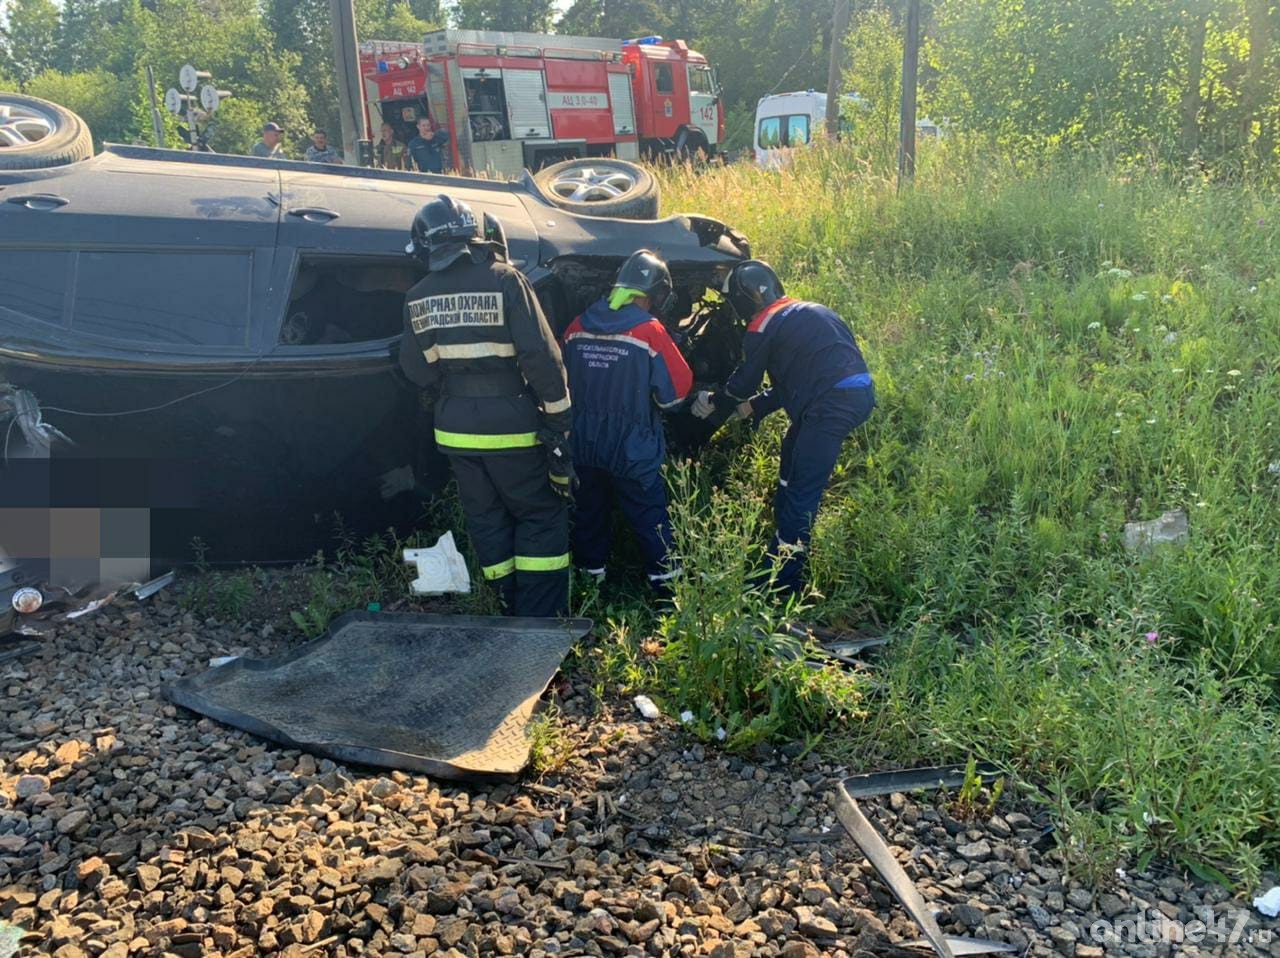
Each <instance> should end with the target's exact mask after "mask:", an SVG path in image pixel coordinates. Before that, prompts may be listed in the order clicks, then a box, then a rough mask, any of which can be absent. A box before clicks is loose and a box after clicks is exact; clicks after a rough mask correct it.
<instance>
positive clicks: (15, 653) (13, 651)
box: [0, 629, 40, 662]
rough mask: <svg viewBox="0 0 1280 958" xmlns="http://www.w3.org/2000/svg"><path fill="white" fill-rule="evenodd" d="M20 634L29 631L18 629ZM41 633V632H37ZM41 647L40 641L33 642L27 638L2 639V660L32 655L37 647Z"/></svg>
mask: <svg viewBox="0 0 1280 958" xmlns="http://www.w3.org/2000/svg"><path fill="white" fill-rule="evenodd" d="M18 634H19V635H27V634H28V633H26V632H24V631H22V630H21V629H19V630H18ZM36 634H37V635H39V634H40V633H36ZM38 648H40V643H39V642H31V641H29V640H26V639H16V640H14V639H10V640H7V641H0V662H12V661H13V660H14V659H20V658H22V657H23V656H24V655H30V654H31V653H32V652H34V651H35V650H36V649H38Z"/></svg>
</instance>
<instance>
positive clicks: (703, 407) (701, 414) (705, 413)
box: [690, 389, 716, 419]
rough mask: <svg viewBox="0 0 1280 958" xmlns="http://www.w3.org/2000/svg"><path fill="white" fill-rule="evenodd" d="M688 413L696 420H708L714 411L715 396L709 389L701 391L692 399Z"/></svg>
mask: <svg viewBox="0 0 1280 958" xmlns="http://www.w3.org/2000/svg"><path fill="white" fill-rule="evenodd" d="M690 411H691V412H692V413H693V415H694V418H696V419H709V418H710V417H711V414H712V413H714V412H715V411H716V394H715V393H713V392H711V390H709V389H704V390H702V391H701V392H700V393H698V395H697V396H696V397H695V398H694V400H693V406H692V407H691V408H690Z"/></svg>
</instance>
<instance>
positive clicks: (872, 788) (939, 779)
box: [843, 764, 1001, 798]
mask: <svg viewBox="0 0 1280 958" xmlns="http://www.w3.org/2000/svg"><path fill="white" fill-rule="evenodd" d="M964 772H965V767H964V766H963V765H937V766H932V767H930V768H904V769H901V770H899V771H895V772H872V773H869V774H866V775H851V776H849V777H848V778H846V779H845V780H844V783H843V784H844V788H845V791H846V792H848V794H849V797H850V798H874V797H875V796H877V795H889V794H891V793H893V792H919V791H930V790H936V789H940V788H959V787H960V786H961V785H963V784H964ZM977 774H978V777H979V778H981V779H982V781H984V782H992V781H995V780H996V779H997V778H999V777H1000V774H1001V772H1000V769H998V768H996V767H995V766H994V765H988V764H983V765H979V766H978V767H977Z"/></svg>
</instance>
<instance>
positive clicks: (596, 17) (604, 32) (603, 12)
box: [556, 0, 669, 37]
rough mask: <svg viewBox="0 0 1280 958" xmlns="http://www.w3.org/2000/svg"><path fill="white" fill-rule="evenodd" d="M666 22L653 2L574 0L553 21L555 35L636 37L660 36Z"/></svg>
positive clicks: (665, 28) (646, 0)
mask: <svg viewBox="0 0 1280 958" xmlns="http://www.w3.org/2000/svg"><path fill="white" fill-rule="evenodd" d="M668 23H669V21H668V20H667V15H666V13H665V12H664V11H663V9H662V7H661V6H660V5H659V3H658V2H657V0H576V2H575V3H573V4H572V5H571V6H570V7H569V9H567V10H566V11H565V12H564V14H563V15H562V16H561V17H560V19H559V20H558V21H557V22H556V33H564V34H570V35H574V36H587V37H639V36H649V35H652V34H664V33H665V31H666V30H667V27H668Z"/></svg>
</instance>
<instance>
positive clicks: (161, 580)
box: [133, 571, 178, 602]
mask: <svg viewBox="0 0 1280 958" xmlns="http://www.w3.org/2000/svg"><path fill="white" fill-rule="evenodd" d="M177 577H178V574H177V573H176V572H172V571H171V572H166V573H165V574H164V575H162V576H157V577H156V578H154V579H152V580H151V581H150V582H144V583H142V585H140V586H138V587H137V588H136V589H134V590H133V597H134V598H135V599H137V600H138V601H139V602H142V601H143V600H145V599H149V598H151V597H152V596H153V595H155V594H156V593H157V592H159V591H160V590H161V589H166V588H168V587H169V586H171V585H173V581H174V579H176V578H177Z"/></svg>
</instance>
